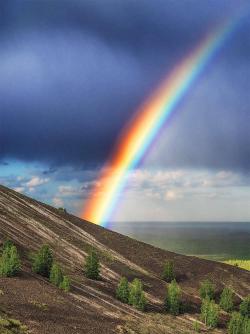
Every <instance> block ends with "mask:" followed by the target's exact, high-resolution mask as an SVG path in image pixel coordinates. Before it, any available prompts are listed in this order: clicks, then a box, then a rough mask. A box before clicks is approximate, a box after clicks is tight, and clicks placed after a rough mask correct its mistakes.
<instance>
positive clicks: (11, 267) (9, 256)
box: [0, 242, 21, 277]
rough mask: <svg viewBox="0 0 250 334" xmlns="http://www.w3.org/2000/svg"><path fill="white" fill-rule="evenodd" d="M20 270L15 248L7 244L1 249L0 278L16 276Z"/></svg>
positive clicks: (9, 243)
mask: <svg viewBox="0 0 250 334" xmlns="http://www.w3.org/2000/svg"><path fill="white" fill-rule="evenodd" d="M20 268H21V262H20V257H19V254H18V252H17V248H16V246H14V245H13V244H12V243H11V242H8V243H6V244H5V245H4V247H3V253H2V256H1V259H0V276H3V277H12V276H16V275H17V274H18V272H19V271H20Z"/></svg>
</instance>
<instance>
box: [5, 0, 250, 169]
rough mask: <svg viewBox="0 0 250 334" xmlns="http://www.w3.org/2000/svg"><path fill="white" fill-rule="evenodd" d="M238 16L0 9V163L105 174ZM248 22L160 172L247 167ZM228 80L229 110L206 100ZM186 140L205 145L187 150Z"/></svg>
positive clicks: (173, 5) (193, 3)
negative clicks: (152, 105) (143, 115)
mask: <svg viewBox="0 0 250 334" xmlns="http://www.w3.org/2000/svg"><path fill="white" fill-rule="evenodd" d="M243 3H244V1H242V4H243ZM246 3H247V2H246ZM237 8H238V3H237V4H236V3H235V2H234V1H226V0H211V1H207V2H206V4H204V2H201V1H198V0H185V1H170V0H169V1H166V0H157V1H146V0H145V1H143V3H142V2H141V1H134V0H133V1H132V0H128V1H122V0H106V1H101V0H99V1H97V0H91V1H76V0H75V1H74V0H73V1H70V0H69V1H63V0H60V1H59V0H58V1H45V0H44V1H25V2H23V1H11V2H1V4H0V22H1V23H0V29H1V30H0V45H1V46H0V96H1V111H0V143H1V145H0V157H1V158H2V159H5V160H6V159H9V158H15V159H21V160H24V161H40V162H46V163H47V164H49V165H50V166H52V167H51V168H52V169H48V170H46V171H45V172H44V173H48V174H49V173H53V172H54V167H55V166H56V165H59V164H61V165H76V166H77V165H81V166H86V168H87V167H88V168H89V166H93V167H96V165H98V164H102V163H103V162H104V161H105V160H106V158H107V156H108V155H109V153H110V151H111V150H112V148H113V146H114V142H115V140H116V138H117V136H118V134H119V132H120V131H121V129H122V127H123V125H124V124H125V123H126V121H127V120H128V119H129V118H130V117H131V115H132V114H133V112H134V111H135V110H136V108H137V106H138V105H139V104H140V103H141V101H143V99H144V98H145V96H147V95H148V94H149V92H151V91H152V89H153V88H154V87H155V86H156V84H157V83H158V82H159V80H161V78H162V77H163V76H164V75H165V74H166V73H167V72H168V71H169V70H170V68H171V66H173V64H175V63H176V62H177V61H178V60H179V59H181V58H182V57H183V56H184V55H185V54H186V53H187V52H188V51H189V50H191V49H192V47H193V46H194V45H195V44H196V43H197V42H198V41H199V40H200V38H201V37H202V36H203V35H204V33H205V32H206V31H208V30H209V29H210V27H213V26H214V25H215V24H216V23H217V22H220V21H221V20H222V19H224V18H225V17H226V16H227V15H229V14H230V15H232V13H233V12H234V11H235V10H236V9H237ZM245 21H246V20H245ZM245 21H244V22H242V24H241V25H240V27H239V29H238V31H237V33H235V34H234V38H232V41H231V42H230V43H228V44H227V45H225V48H224V49H223V50H222V52H221V55H220V64H218V65H217V67H216V69H218V70H219V71H221V73H220V75H219V76H218V78H215V79H214V78H213V77H211V78H210V79H209V81H208V82H209V84H208V85H207V86H206V87H205V88H206V89H204V92H203V95H202V100H203V101H201V96H199V97H198V98H197V103H195V100H194V99H192V101H191V102H190V103H191V107H192V110H193V109H195V110H196V111H197V110H198V108H203V109H204V112H203V113H200V114H199V113H197V112H196V113H194V111H193V112H192V113H191V112H190V113H189V115H190V116H187V117H180V121H178V125H176V127H174V128H175V129H176V132H174V131H172V133H171V134H170V139H169V141H170V142H171V140H172V143H173V146H171V147H170V145H169V150H170V151H171V150H172V151H173V152H172V154H169V155H168V157H169V158H168V159H161V158H160V157H159V156H158V155H157V156H156V157H157V159H156V161H157V162H159V161H160V162H162V163H167V164H180V165H192V164H194V165H197V164H200V165H207V166H213V165H216V166H217V165H219V166H227V165H228V166H229V165H233V166H234V167H236V168H237V167H242V168H243V167H248V166H249V165H250V163H249V156H250V154H249V147H250V145H249V131H250V125H249V124H250V122H249V109H248V107H247V105H249V102H250V101H248V100H247V98H246V89H247V87H249V85H250V74H249V71H248V70H247V68H249V59H250V39H249V35H248V33H247V32H248V31H249V26H248V25H247V23H246V22H245ZM247 28H248V29H247ZM210 70H212V67H210ZM225 78H226V80H227V81H229V83H230V81H232V80H233V84H232V86H233V88H234V91H235V93H234V99H233V100H232V101H231V100H230V106H228V105H229V103H226V104H225V103H224V101H223V100H221V99H220V98H219V97H218V96H214V98H211V97H210V96H213V91H214V90H215V89H216V90H217V91H218V90H220V89H221V87H225V82H226V80H225ZM217 79H218V80H217ZM236 80H237V81H236ZM236 85H237V86H236ZM226 86H227V87H228V83H227V85H226ZM210 94H211V95H210ZM210 101H213V103H211V104H212V105H211V106H209V104H210ZM224 104H225V105H226V106H227V108H228V111H227V112H226V110H225V109H223V108H225V106H224ZM189 109H190V108H189ZM211 109H212V110H211ZM185 114H186V115H188V113H185ZM218 114H219V117H218V116H217V115H218ZM191 115H192V116H194V117H195V118H192V116H191ZM217 119H218V121H217ZM224 121H225V122H226V125H225V126H224V125H223V124H224V123H223V122H224ZM176 124H177V121H176ZM208 124H210V130H209V131H208V130H207V125H208ZM220 124H221V125H220ZM171 136H172V137H171ZM187 138H189V139H190V140H191V141H192V142H199V143H203V144H200V146H199V147H198V146H196V145H193V146H192V145H191V147H190V146H188V145H187V143H188V140H187ZM194 147H195V149H194ZM225 147H227V149H225ZM220 151H222V153H221V154H219V152H220ZM227 151H228V152H227ZM183 152H185V155H184V154H183ZM236 153H237V154H236ZM183 157H186V158H183Z"/></svg>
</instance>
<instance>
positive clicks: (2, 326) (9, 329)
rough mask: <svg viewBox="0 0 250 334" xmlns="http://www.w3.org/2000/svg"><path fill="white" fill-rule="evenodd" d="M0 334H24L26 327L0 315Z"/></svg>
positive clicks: (17, 321)
mask: <svg viewBox="0 0 250 334" xmlns="http://www.w3.org/2000/svg"><path fill="white" fill-rule="evenodd" d="M0 333H1V334H26V333H28V332H27V327H26V326H25V325H23V324H22V323H21V322H20V321H19V320H16V319H10V318H8V317H7V316H6V315H5V314H1V315H0Z"/></svg>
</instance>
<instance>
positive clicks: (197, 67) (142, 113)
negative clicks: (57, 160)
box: [82, 20, 237, 227]
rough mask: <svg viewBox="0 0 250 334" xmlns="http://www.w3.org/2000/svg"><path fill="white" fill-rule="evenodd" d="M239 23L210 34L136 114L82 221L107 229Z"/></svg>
mask: <svg viewBox="0 0 250 334" xmlns="http://www.w3.org/2000/svg"><path fill="white" fill-rule="evenodd" d="M236 23H237V20H233V21H232V20H231V21H230V22H226V23H224V24H223V25H222V26H221V27H219V28H218V29H216V30H215V31H214V32H213V33H211V34H209V35H208V36H207V37H206V38H205V39H204V40H203V41H202V43H201V44H200V45H199V46H198V47H197V48H195V50H194V51H193V52H192V53H191V54H190V55H189V56H188V57H187V58H186V59H184V61H182V62H181V63H180V64H179V65H178V66H177V67H176V68H174V69H173V71H172V72H171V73H170V75H169V76H168V77H167V79H166V80H165V81H164V82H163V83H162V85H161V86H160V87H159V88H158V89H157V90H156V92H155V93H154V94H153V95H152V96H151V97H150V98H149V99H148V100H147V101H146V102H145V103H144V104H143V105H142V107H141V108H139V110H138V111H137V112H136V114H135V116H134V117H133V119H132V120H131V121H130V122H129V124H127V126H126V127H125V129H124V130H123V131H122V134H121V135H120V137H119V139H118V141H117V144H116V148H115V150H114V152H113V154H112V156H111V159H110V160H109V161H108V162H107V164H106V165H105V167H104V168H103V169H102V171H101V173H100V176H99V179H98V182H97V184H96V186H95V187H94V188H93V189H92V191H91V194H90V196H89V198H88V200H87V202H86V204H85V208H84V211H83V214H82V218H84V219H86V220H88V221H91V222H93V223H96V224H99V225H101V226H104V227H106V226H107V225H108V222H109V221H110V218H111V215H112V213H113V211H114V209H115V207H116V205H117V202H118V200H119V198H120V196H121V194H122V192H123V190H124V188H125V186H126V183H127V179H128V176H129V173H130V171H132V170H133V169H134V168H135V167H136V166H138V164H139V163H140V161H141V160H142V158H143V156H144V155H145V153H146V152H147V150H148V148H149V146H150V145H151V143H152V142H153V140H154V139H155V138H156V136H157V134H158V133H159V131H160V130H161V129H162V127H163V125H164V124H165V123H166V122H167V120H168V119H169V118H170V116H171V115H172V113H173V112H174V111H175V110H176V107H177V105H178V103H179V102H180V101H181V100H182V99H183V97H184V96H185V95H186V94H187V92H188V91H189V89H190V88H191V86H192V84H193V83H194V81H195V80H196V79H197V78H198V77H199V75H200V73H201V72H202V71H203V70H204V68H205V66H206V65H207V64H208V63H209V61H210V60H211V58H212V57H213V56H214V55H215V53H216V52H217V51H218V49H219V48H220V46H221V45H222V44H223V43H224V41H225V39H226V38H227V37H228V36H229V35H230V33H231V32H232V30H233V29H234V27H235V25H236Z"/></svg>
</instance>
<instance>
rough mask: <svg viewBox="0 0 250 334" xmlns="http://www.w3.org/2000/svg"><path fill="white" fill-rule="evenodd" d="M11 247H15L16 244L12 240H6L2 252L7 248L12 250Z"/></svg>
mask: <svg viewBox="0 0 250 334" xmlns="http://www.w3.org/2000/svg"><path fill="white" fill-rule="evenodd" d="M11 246H14V243H13V242H12V241H11V240H10V239H7V240H5V241H4V243H3V246H2V251H4V250H5V249H7V248H10V247H11Z"/></svg>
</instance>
